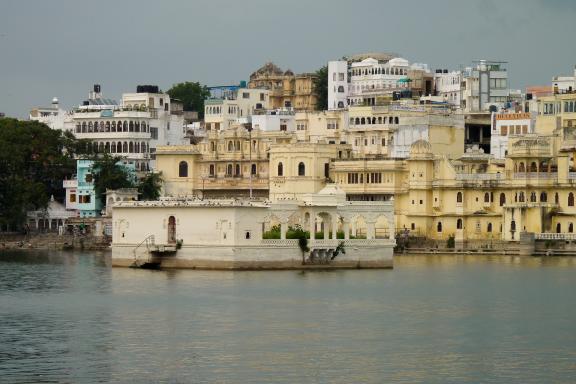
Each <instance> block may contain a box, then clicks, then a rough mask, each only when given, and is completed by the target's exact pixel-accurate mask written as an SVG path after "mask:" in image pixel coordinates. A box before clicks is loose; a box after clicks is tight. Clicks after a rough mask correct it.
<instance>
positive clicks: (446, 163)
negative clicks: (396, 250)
mask: <svg viewBox="0 0 576 384" xmlns="http://www.w3.org/2000/svg"><path fill="white" fill-rule="evenodd" d="M539 103H540V104H539V108H540V109H539V114H538V116H537V118H536V125H535V133H524V132H522V131H521V130H520V131H514V133H513V134H512V133H510V134H509V135H508V136H507V137H508V141H507V144H506V145H507V149H506V156H505V158H504V159H502V160H501V159H495V158H493V157H492V156H491V155H489V154H486V153H484V152H483V150H482V149H480V148H478V147H473V148H468V149H467V150H466V152H464V151H463V148H464V143H463V142H464V138H463V132H464V128H463V121H462V118H461V116H458V115H453V114H451V113H450V112H449V111H442V112H439V111H435V110H433V109H429V108H431V107H429V106H422V107H414V106H404V107H400V106H392V105H391V106H377V107H353V108H350V109H349V111H334V112H332V111H330V112H301V113H296V114H295V115H294V121H293V123H290V124H292V125H285V126H284V127H292V128H280V130H274V131H266V130H265V129H263V130H260V129H254V130H252V131H249V130H247V129H246V126H244V125H235V126H233V127H231V128H229V129H226V130H219V131H215V130H211V131H209V132H208V133H207V137H206V139H205V141H203V142H201V143H200V144H198V145H196V146H186V147H161V148H159V149H158V153H157V164H158V168H159V169H160V170H162V171H163V174H164V178H165V180H166V183H165V193H166V194H168V195H173V196H176V195H184V194H195V195H198V196H203V195H206V196H210V197H234V196H249V191H250V190H252V196H254V197H261V198H270V199H271V200H273V201H281V200H301V199H302V198H303V197H304V196H305V195H307V194H310V193H317V192H318V191H320V190H321V189H322V188H324V187H325V186H326V185H327V184H328V183H329V182H332V181H333V182H335V183H336V184H337V185H338V187H339V188H340V189H341V190H343V191H344V192H345V193H346V199H347V200H349V201H374V204H378V202H385V201H390V200H394V207H395V222H394V223H393V224H390V228H389V229H387V230H390V231H396V232H404V231H406V230H407V231H410V233H412V234H413V235H418V236H423V237H426V238H429V239H433V240H439V241H446V240H447V239H448V238H449V237H451V236H454V238H455V240H456V241H459V242H474V241H481V242H487V241H493V240H494V241H496V240H506V241H518V240H519V238H520V233H522V232H533V233H535V234H537V237H538V236H540V238H548V237H546V236H549V235H550V236H552V235H554V236H557V237H562V238H569V239H576V234H574V225H575V224H576V205H575V197H576V196H575V194H576V189H575V186H576V166H575V163H574V158H575V155H576V94H569V95H555V96H551V97H544V98H542V99H541V100H540V101H539ZM418 108H421V109H418ZM287 118H288V117H287ZM281 126H282V125H281ZM402 127H404V128H402ZM408 132H409V133H410V134H407V133H408ZM406 147H407V149H406ZM183 162H185V163H186V164H185V165H183ZM182 167H184V168H185V169H186V172H183V168H182ZM183 175H185V176H183ZM354 225H355V226H356V227H357V228H356V229H357V233H363V231H366V229H364V230H362V229H360V230H358V228H359V227H360V226H361V225H360V224H359V223H355V224H354ZM364 228H367V227H366V226H364ZM364 233H365V232H364Z"/></svg>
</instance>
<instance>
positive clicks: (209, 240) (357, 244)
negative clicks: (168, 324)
mask: <svg viewBox="0 0 576 384" xmlns="http://www.w3.org/2000/svg"><path fill="white" fill-rule="evenodd" d="M359 219H360V220H362V221H363V222H365V223H366V232H365V234H363V235H360V234H359V233H356V228H355V225H354V223H356V222H357V221H358V220H359ZM383 219H384V220H386V221H387V222H388V223H390V224H391V225H393V224H392V223H393V222H394V208H393V201H382V202H360V201H346V195H345V193H344V192H343V191H342V190H340V189H339V188H338V187H337V186H336V185H335V184H329V185H328V186H326V187H325V188H324V189H323V190H321V191H320V192H319V193H316V194H309V195H306V196H304V197H303V198H302V199H301V200H286V201H281V200H280V201H275V202H270V201H266V202H256V201H249V200H200V199H184V198H183V199H175V198H164V199H161V200H160V201H147V202H144V201H126V202H120V203H116V204H115V206H114V210H113V219H112V221H113V243H112V264H113V265H114V266H125V267H127V266H137V267H142V266H154V265H155V266H160V265H161V266H162V267H167V268H203V269H290V268H318V267H326V266H327V264H329V266H330V267H341V268H391V267H392V255H393V247H394V245H395V240H394V238H393V235H391V234H390V232H386V233H382V232H379V231H378V230H377V229H376V222H381V221H382V220H383ZM273 226H276V228H278V227H279V228H280V236H279V238H272V239H270V238H264V237H266V236H265V233H267V231H269V230H270V229H271V228H272V227H273ZM289 228H301V229H303V230H305V231H307V232H309V233H315V236H312V238H311V239H310V238H308V239H306V240H304V242H305V243H306V244H301V242H302V240H300V239H287V238H286V237H287V236H286V234H287V232H288V231H289ZM320 233H321V234H322V235H320ZM360 237H361V238H360Z"/></svg>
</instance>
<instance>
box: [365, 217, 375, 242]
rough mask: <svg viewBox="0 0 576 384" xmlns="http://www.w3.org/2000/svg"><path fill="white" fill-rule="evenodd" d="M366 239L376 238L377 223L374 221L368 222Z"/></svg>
mask: <svg viewBox="0 0 576 384" xmlns="http://www.w3.org/2000/svg"><path fill="white" fill-rule="evenodd" d="M366 238H367V239H374V238H376V223H375V222H374V221H370V222H366Z"/></svg>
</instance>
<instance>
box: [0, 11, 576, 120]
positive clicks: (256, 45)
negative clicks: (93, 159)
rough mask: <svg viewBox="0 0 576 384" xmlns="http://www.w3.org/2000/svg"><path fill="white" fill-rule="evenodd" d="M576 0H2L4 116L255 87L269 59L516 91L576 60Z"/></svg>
mask: <svg viewBox="0 0 576 384" xmlns="http://www.w3.org/2000/svg"><path fill="white" fill-rule="evenodd" d="M575 17H576V0H506V1H497V0H436V1H430V0H402V1H398V0H395V1H387V0H348V1H341V0H326V1H320V0H293V1H289V0H284V1H276V0H155V1H152V0H121V1H120V0H98V1H96V0H91V1H84V0H0V112H5V113H6V114H7V115H9V116H16V117H26V116H27V114H28V111H29V109H30V108H32V107H34V106H39V105H49V103H50V100H51V99H52V97H54V96H57V97H59V98H60V102H61V104H63V105H64V106H66V107H71V106H73V105H76V104H79V103H80V102H81V101H82V100H84V99H85V98H86V96H87V93H88V91H89V90H90V88H91V86H92V84H94V83H99V84H101V85H102V90H103V92H104V94H105V96H107V97H110V98H116V99H119V98H120V95H121V93H122V92H133V91H135V88H136V85H137V84H157V85H159V86H160V87H161V88H162V89H164V90H166V89H168V88H170V86H171V85H172V84H174V83H177V82H181V81H187V80H190V81H200V82H201V83H204V84H207V85H227V84H236V83H238V82H239V81H240V80H247V79H248V77H249V76H250V73H252V72H253V71H254V70H256V69H257V68H259V67H260V66H261V65H262V64H263V63H265V62H266V61H273V62H274V63H276V64H277V65H279V66H280V67H281V68H283V69H287V68H290V69H292V70H293V71H295V72H304V71H314V70H316V69H317V68H319V67H321V66H322V65H324V64H325V63H326V62H327V61H328V60H331V59H338V58H340V57H342V56H343V55H347V54H352V53H360V52H367V51H370V52H373V51H383V52H395V53H398V54H400V55H401V56H403V57H405V58H407V59H408V60H410V61H415V62H423V63H428V64H429V65H430V68H431V69H435V68H453V69H457V68H459V66H460V65H469V64H470V62H471V61H472V60H475V59H481V58H484V59H490V60H502V61H508V62H509V64H508V70H509V78H510V85H511V87H513V88H525V87H526V86H527V85H544V84H549V83H550V81H551V78H552V76H554V75H558V74H571V73H572V70H573V67H574V64H576V43H575V42H576V24H575V21H574V20H575V19H576V18H575Z"/></svg>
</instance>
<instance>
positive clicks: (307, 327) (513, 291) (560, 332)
mask: <svg viewBox="0 0 576 384" xmlns="http://www.w3.org/2000/svg"><path fill="white" fill-rule="evenodd" d="M395 265H396V268H395V269H394V270H349V271H328V272H305V273H303V272H298V271H285V272H215V271H146V270H134V269H119V268H114V269H112V268H110V267H109V259H108V257H107V256H106V255H105V254H99V253H58V252H27V253H14V252H12V253H0V382H1V383H96V382H106V383H107V382H112V383H202V382H207V383H208V382H210V383H480V382H481V383H574V382H576V298H575V296H576V259H570V258H555V259H536V258H528V259H521V258H518V257H475V256H466V257H458V256H444V257H442V256H433V257H426V256H415V257H408V256H403V257H400V258H396V260H395Z"/></svg>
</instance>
